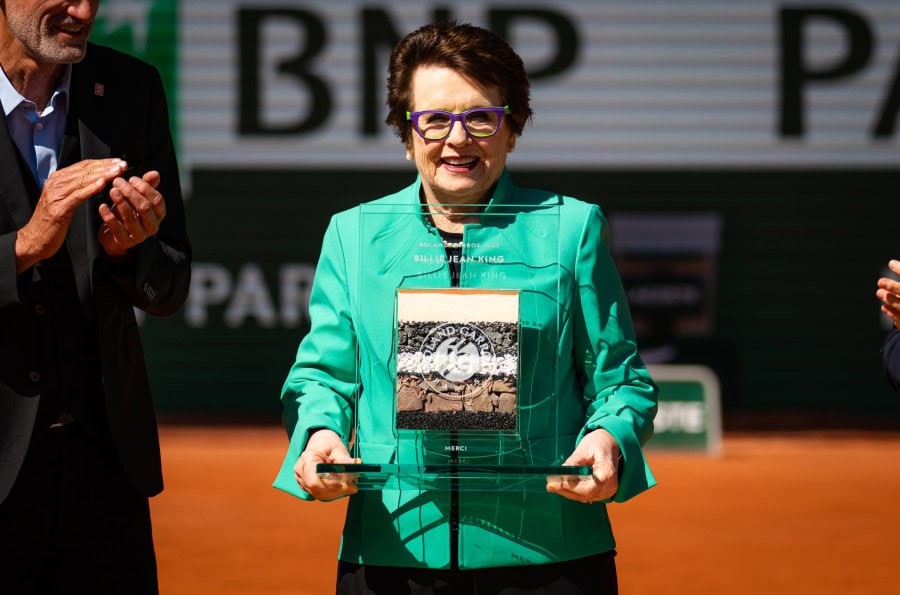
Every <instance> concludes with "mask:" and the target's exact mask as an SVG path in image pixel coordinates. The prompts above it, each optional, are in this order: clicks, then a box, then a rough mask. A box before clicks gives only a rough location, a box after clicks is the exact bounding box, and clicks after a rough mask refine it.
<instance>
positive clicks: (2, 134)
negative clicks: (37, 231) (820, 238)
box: [0, 112, 37, 232]
mask: <svg viewBox="0 0 900 595" xmlns="http://www.w3.org/2000/svg"><path fill="white" fill-rule="evenodd" d="M0 114H2V112H0ZM26 175H30V174H29V173H28V167H27V166H26V167H24V168H23V167H22V156H21V155H20V154H19V149H17V148H16V145H15V143H13V141H12V137H11V136H10V134H9V128H7V126H6V119H5V118H2V117H0V178H2V179H3V180H4V183H3V184H2V185H0V203H2V205H3V206H0V208H2V209H6V211H7V213H8V215H9V218H10V221H11V224H12V225H11V228H10V229H5V227H6V226H3V227H4V229H0V232H7V231H12V230H13V229H21V228H22V227H23V226H24V225H25V224H26V223H28V221H29V220H30V219H31V214H32V212H33V211H34V208H33V206H32V205H33V203H34V202H36V201H37V195H36V194H35V192H36V191H37V184H35V183H32V184H30V185H29V184H28V180H27V179H26V178H25V176H26ZM32 182H33V180H32Z"/></svg>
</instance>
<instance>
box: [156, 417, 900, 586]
mask: <svg viewBox="0 0 900 595" xmlns="http://www.w3.org/2000/svg"><path fill="white" fill-rule="evenodd" d="M160 438H161V441H162V450H163V467H164V473H165V480H166V490H165V491H164V492H163V493H162V494H161V495H160V496H157V497H156V498H154V499H153V500H152V501H151V503H152V510H153V521H154V536H155V540H156V550H157V557H158V563H159V579H160V590H161V593H162V594H163V595H204V594H210V595H213V594H214V595H231V594H233V595H264V594H285V595H286V594H289V593H290V594H294V595H296V594H308V595H323V594H327V593H332V592H333V588H334V587H333V586H334V571H335V564H336V554H337V547H338V542H339V533H340V529H341V524H342V518H343V513H344V507H345V504H344V503H343V502H334V503H330V504H325V503H318V502H316V503H308V502H302V501H300V500H297V499H295V498H293V497H291V496H289V495H287V494H285V493H283V492H280V491H278V490H275V489H274V488H272V487H270V486H271V483H272V480H273V478H274V476H275V473H276V470H277V469H278V466H279V464H280V462H281V457H282V454H283V452H284V447H285V445H286V438H285V436H284V433H283V431H282V430H281V429H280V428H278V427H274V426H272V427H241V426H238V427H234V426H223V427H208V426H185V425H164V426H163V427H162V428H161V430H160ZM722 450H723V453H722V455H721V456H718V457H707V456H705V455H698V454H683V453H682V454H679V453H674V452H661V451H653V450H650V451H648V457H649V459H650V464H651V466H652V468H653V470H654V473H655V474H656V477H657V480H658V481H659V485H658V486H657V487H655V488H653V489H652V490H651V491H649V492H647V493H645V494H643V495H641V496H639V497H638V498H635V499H634V500H632V501H630V502H627V503H625V504H615V505H612V506H611V507H610V514H611V516H612V522H613V528H614V530H615V533H616V537H617V540H618V552H619V555H618V557H617V565H618V571H619V584H620V589H621V592H622V594H623V595H642V594H648V595H649V594H653V595H666V594H672V595H676V594H677V595H719V594H721V595H744V594H747V595H750V594H753V595H760V594H762V595H780V594H791V595H795V594H815V595H824V594H841V595H845V594H847V595H849V594H852V595H876V594H879V595H881V594H883V595H888V594H895V593H900V560H898V557H900V542H898V537H900V434H898V433H862V432H818V433H815V432H807V433H795V434H771V435H768V434H750V433H743V432H742V433H726V434H725V438H724V440H723V449H722Z"/></svg>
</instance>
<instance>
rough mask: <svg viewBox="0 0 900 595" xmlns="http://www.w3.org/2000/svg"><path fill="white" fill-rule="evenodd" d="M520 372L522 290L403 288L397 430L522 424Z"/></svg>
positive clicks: (509, 427)
mask: <svg viewBox="0 0 900 595" xmlns="http://www.w3.org/2000/svg"><path fill="white" fill-rule="evenodd" d="M476 314H477V317H479V318H482V320H473V319H472V318H473V316H476ZM436 315H439V317H440V319H439V320H438V319H434V318H436V317H437V316H436ZM517 378H518V293H517V292H496V291H472V290H468V291H453V290H440V291H425V290H419V291H415V290H405V291H404V290H398V308H397V387H396V390H397V399H396V401H397V428H398V429H413V430H510V431H512V430H515V429H516V389H517V387H516V381H517Z"/></svg>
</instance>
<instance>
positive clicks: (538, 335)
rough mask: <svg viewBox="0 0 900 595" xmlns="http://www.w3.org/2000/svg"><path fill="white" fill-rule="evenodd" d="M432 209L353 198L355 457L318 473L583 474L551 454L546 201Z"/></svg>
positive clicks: (449, 479) (552, 345)
mask: <svg viewBox="0 0 900 595" xmlns="http://www.w3.org/2000/svg"><path fill="white" fill-rule="evenodd" d="M443 212H445V210H444V209H443V208H442V207H441V206H440V205H438V206H433V207H428V208H426V207H424V206H423V205H420V204H391V203H386V202H381V201H378V202H375V203H369V204H365V205H362V206H361V208H360V218H359V228H358V237H357V238H356V241H355V242H353V243H351V242H348V243H347V246H346V247H347V249H349V250H354V249H355V250H358V259H359V267H358V269H359V279H357V280H355V283H351V287H352V288H355V291H352V292H351V296H355V299H356V300H357V302H356V304H354V305H353V306H354V308H355V309H356V310H357V311H358V312H359V317H358V319H359V320H360V321H362V324H365V325H367V326H366V327H365V328H364V329H356V331H357V337H358V339H359V344H358V353H357V356H358V371H359V372H358V374H359V376H358V384H357V386H358V387H359V390H358V392H357V396H356V399H355V403H354V416H355V417H354V419H355V429H354V435H353V438H352V454H353V456H354V457H355V458H356V459H357V460H359V461H361V462H360V463H357V464H353V465H324V464H320V465H319V466H318V468H317V470H318V472H319V473H320V474H322V475H334V474H338V475H341V476H342V479H346V480H348V481H353V482H356V484H357V486H358V487H359V489H372V490H377V489H403V488H416V489H438V490H442V489H457V490H491V491H497V490H506V489H521V488H523V487H524V488H526V489H540V490H543V489H545V487H546V482H547V479H548V478H551V479H557V480H558V479H559V478H567V479H571V480H575V481H577V480H581V479H586V478H589V477H590V474H591V469H590V467H584V466H563V465H562V461H564V460H565V459H566V457H568V456H569V454H570V453H571V451H572V449H573V448H574V442H573V439H572V429H571V428H567V431H566V432H565V435H564V436H563V435H561V433H560V426H559V424H558V421H559V420H558V408H557V407H558V399H557V395H558V382H559V373H560V370H559V349H560V344H561V343H560V333H561V324H562V323H563V320H564V319H565V316H566V314H567V312H566V308H567V305H566V303H565V301H564V300H563V299H562V297H563V296H562V295H561V292H562V287H563V285H562V283H561V280H562V279H564V278H567V276H568V278H571V276H572V274H573V272H572V271H564V270H562V267H561V266H560V252H559V251H560V243H559V239H560V238H559V212H558V207H557V206H555V205H553V206H547V205H543V204H542V205H503V206H499V207H498V206H497V205H474V206H473V212H475V213H476V214H475V215H472V216H469V217H466V218H464V219H454V218H450V217H448V216H446V215H443V214H442V213H443ZM442 218H443V219H442ZM445 223H449V225H447V224H445ZM447 228H451V229H453V230H454V231H458V233H450V234H448V233H446V232H443V233H442V231H441V229H447ZM353 244H355V245H353Z"/></svg>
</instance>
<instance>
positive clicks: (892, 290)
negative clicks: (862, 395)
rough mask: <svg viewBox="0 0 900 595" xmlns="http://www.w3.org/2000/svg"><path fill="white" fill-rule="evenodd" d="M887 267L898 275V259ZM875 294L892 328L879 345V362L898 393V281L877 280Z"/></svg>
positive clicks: (899, 341)
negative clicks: (891, 323) (892, 324)
mask: <svg viewBox="0 0 900 595" xmlns="http://www.w3.org/2000/svg"><path fill="white" fill-rule="evenodd" d="M888 268H889V269H890V270H891V271H892V272H893V273H894V274H895V275H897V276H898V277H900V261H898V260H892V261H890V262H889V263H888ZM875 295H876V296H877V297H878V299H879V300H881V311H882V312H884V313H885V315H887V317H888V318H890V319H891V322H893V323H894V328H892V329H891V332H890V333H888V335H887V336H886V337H885V338H884V345H882V347H881V362H882V364H883V365H884V373H885V374H886V375H887V378H888V382H889V383H890V385H891V386H892V387H893V388H894V390H895V391H897V392H898V393H900V281H897V279H895V278H891V277H882V278H881V279H879V280H878V291H876V292H875Z"/></svg>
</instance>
